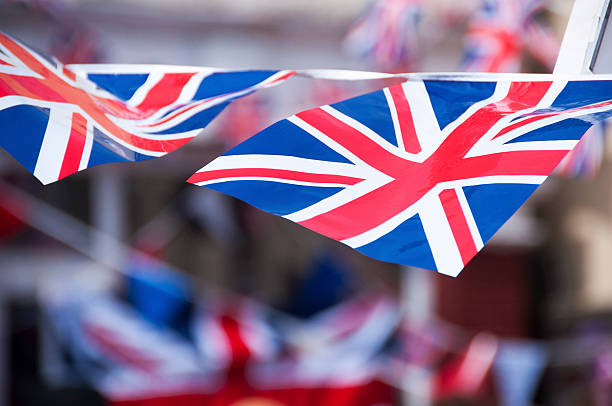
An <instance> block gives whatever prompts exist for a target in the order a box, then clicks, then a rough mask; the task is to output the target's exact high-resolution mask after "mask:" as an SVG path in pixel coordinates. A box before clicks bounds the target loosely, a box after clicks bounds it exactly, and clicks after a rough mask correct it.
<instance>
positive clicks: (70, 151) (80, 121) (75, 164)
mask: <svg viewBox="0 0 612 406" xmlns="http://www.w3.org/2000/svg"><path fill="white" fill-rule="evenodd" d="M86 138H87V120H86V119H85V117H83V116H82V115H80V114H79V113H73V114H72V129H71V130H70V138H68V145H67V146H66V152H65V153H64V161H63V162H62V168H61V169H60V174H59V178H58V179H62V178H65V177H66V176H68V175H72V174H73V173H75V172H78V171H79V164H80V163H81V157H82V156H83V150H84V149H85V139H86Z"/></svg>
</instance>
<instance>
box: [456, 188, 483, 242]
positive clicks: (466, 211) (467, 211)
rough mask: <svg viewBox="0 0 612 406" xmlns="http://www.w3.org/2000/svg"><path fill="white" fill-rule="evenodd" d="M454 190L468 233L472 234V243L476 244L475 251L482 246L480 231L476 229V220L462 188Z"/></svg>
mask: <svg viewBox="0 0 612 406" xmlns="http://www.w3.org/2000/svg"><path fill="white" fill-rule="evenodd" d="M455 192H456V193H457V198H458V200H459V204H460V205H461V210H462V211H463V215H464V216H465V220H466V221H467V225H468V228H469V229H470V234H472V239H473V240H474V244H475V245H476V251H480V250H481V249H482V248H483V247H484V243H483V242H482V237H481V236H480V231H478V226H477V225H476V220H474V215H473V214H472V209H471V208H470V205H469V204H468V201H467V199H466V197H465V193H464V192H463V188H460V187H458V188H455Z"/></svg>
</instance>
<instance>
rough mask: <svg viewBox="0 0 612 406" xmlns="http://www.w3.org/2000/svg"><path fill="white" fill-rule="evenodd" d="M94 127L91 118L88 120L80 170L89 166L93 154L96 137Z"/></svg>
mask: <svg viewBox="0 0 612 406" xmlns="http://www.w3.org/2000/svg"><path fill="white" fill-rule="evenodd" d="M93 132H94V127H93V122H92V121H91V120H87V134H86V136H85V145H84V146H83V155H82V156H81V162H80V163H79V171H82V170H83V169H86V168H87V165H88V164H89V157H90V156H91V150H92V148H93V138H94V133H93Z"/></svg>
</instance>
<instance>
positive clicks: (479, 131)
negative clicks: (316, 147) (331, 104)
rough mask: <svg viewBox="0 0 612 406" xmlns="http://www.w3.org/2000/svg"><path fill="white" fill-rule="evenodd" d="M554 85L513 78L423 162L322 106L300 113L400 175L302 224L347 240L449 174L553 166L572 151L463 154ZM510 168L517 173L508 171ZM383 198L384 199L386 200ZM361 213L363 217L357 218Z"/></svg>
mask: <svg viewBox="0 0 612 406" xmlns="http://www.w3.org/2000/svg"><path fill="white" fill-rule="evenodd" d="M550 84H551V83H550V82H538V83H533V87H530V86H529V84H528V83H513V84H512V85H511V86H510V89H509V92H508V96H507V97H506V98H504V99H503V100H501V101H499V102H497V103H493V104H489V105H487V106H485V107H483V108H481V109H480V110H478V111H477V112H476V113H474V114H473V115H472V116H471V117H469V118H468V119H467V120H465V121H464V122H463V123H462V124H461V125H460V126H459V127H457V129H456V130H455V131H453V132H452V133H451V134H449V136H448V137H447V138H446V139H445V140H444V142H443V143H442V145H441V146H440V147H439V148H438V149H437V150H436V151H435V152H434V153H433V154H432V156H430V157H429V158H428V159H427V160H426V161H425V162H424V163H422V164H417V163H414V162H410V161H408V160H404V159H401V158H398V157H396V156H394V155H393V154H391V153H390V152H388V151H386V150H384V149H383V148H382V147H380V146H379V145H378V144H376V143H375V142H373V141H372V140H370V139H369V138H367V137H366V136H364V135H363V134H361V133H359V132H357V131H356V130H353V131H350V127H348V126H347V125H346V124H343V123H340V124H337V122H338V120H335V119H333V118H332V119H330V118H329V117H330V116H329V115H327V116H325V115H324V112H322V111H321V110H320V109H316V110H314V111H315V112H316V113H315V114H309V115H307V114H304V113H300V115H298V116H299V117H300V118H307V119H308V120H307V122H308V123H309V124H311V125H313V123H314V124H315V125H313V126H314V127H315V128H319V129H320V130H321V131H323V132H324V133H325V134H326V135H328V136H329V137H330V138H333V139H335V140H338V141H339V142H340V143H341V144H343V145H345V146H346V147H347V148H348V149H349V150H351V152H353V153H355V154H356V155H357V156H359V157H360V158H363V159H364V160H365V161H366V162H367V163H368V164H370V165H372V166H374V167H375V168H377V169H379V170H381V169H382V170H383V171H384V172H385V173H387V174H389V175H390V176H392V177H393V178H395V179H396V180H395V181H392V182H390V183H388V184H386V185H384V186H382V187H379V188H378V189H376V190H374V191H372V192H370V193H367V194H365V195H363V196H360V197H358V198H356V199H354V200H352V201H350V202H348V203H346V204H344V205H342V206H340V207H337V208H335V209H332V210H329V211H328V212H325V213H323V214H321V215H319V216H315V217H313V218H311V219H308V220H305V221H302V222H300V224H301V225H303V226H304V227H307V228H309V229H311V230H313V231H316V232H318V233H320V234H323V235H326V236H328V237H331V238H333V239H336V240H344V239H347V238H350V237H354V236H356V235H359V234H361V233H364V232H366V231H368V230H371V229H372V228H374V227H376V226H378V225H380V224H382V223H384V222H385V221H387V220H389V219H390V218H392V217H394V216H396V215H397V214H399V213H401V212H402V211H403V210H405V209H407V208H408V207H410V206H412V205H413V204H414V203H415V202H417V201H418V200H419V199H420V198H422V197H423V195H424V194H425V193H427V192H428V191H429V190H431V188H433V187H434V186H435V185H436V184H437V183H440V182H444V181H448V180H451V179H449V178H452V179H465V178H469V177H480V176H487V175H489V176H491V175H508V174H522V175H533V174H534V173H532V172H531V171H532V170H533V168H534V167H535V168H538V170H540V171H544V170H548V165H549V164H551V162H552V161H553V160H557V159H559V160H560V159H561V158H562V157H563V156H564V154H565V153H567V151H554V152H552V153H551V154H549V155H546V154H544V153H543V152H542V151H538V152H534V151H529V152H530V153H531V154H533V155H531V156H527V155H525V161H528V160H529V159H531V162H524V164H525V165H524V167H523V168H521V167H520V165H517V163H516V162H514V163H512V159H513V158H514V157H517V156H520V157H522V156H523V155H513V154H514V153H512V154H510V153H504V154H493V155H486V156H483V157H478V158H480V159H479V160H478V161H476V160H474V161H471V160H472V158H470V159H469V160H468V159H463V157H464V156H465V155H466V154H467V152H468V151H469V150H470V149H471V148H472V147H473V146H474V144H475V143H476V142H477V141H478V140H479V139H480V138H481V137H482V135H483V134H485V133H486V132H487V131H488V130H489V129H490V128H491V127H492V126H493V125H494V124H495V123H497V122H498V121H499V120H500V119H501V118H503V117H504V116H506V115H507V114H512V113H514V112H515V111H518V110H522V109H526V108H530V107H533V106H535V105H537V104H538V103H539V101H540V100H541V99H542V97H543V96H544V95H545V94H546V91H547V90H548V88H549V87H550ZM306 113H308V112H306ZM321 113H323V114H321ZM317 119H320V121H323V124H325V125H322V124H321V122H316V120H317ZM332 120H335V121H332ZM346 127H348V128H349V129H347V128H346ZM334 131H335V132H334ZM536 155H537V156H538V157H539V156H541V155H546V156H548V157H549V158H548V159H546V160H545V162H544V164H542V163H540V162H539V161H538V159H533V158H534V156H536ZM468 162H469V163H468ZM557 162H558V161H557ZM509 170H511V171H513V172H512V173H507V171H509ZM551 170H552V169H551ZM548 173H550V172H548ZM548 173H547V174H548ZM463 175H471V176H469V177H468V176H463ZM381 202H384V203H382V204H381ZM364 213H367V216H364V215H363V214H364ZM356 218H358V219H359V221H354V219H356Z"/></svg>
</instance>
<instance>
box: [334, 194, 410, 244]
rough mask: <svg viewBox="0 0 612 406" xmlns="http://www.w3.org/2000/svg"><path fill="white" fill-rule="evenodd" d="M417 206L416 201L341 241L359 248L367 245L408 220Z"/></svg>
mask: <svg viewBox="0 0 612 406" xmlns="http://www.w3.org/2000/svg"><path fill="white" fill-rule="evenodd" d="M419 207H420V203H419V202H416V203H415V204H413V205H412V206H410V207H408V208H407V209H406V210H404V211H402V212H401V213H399V214H397V215H395V216H393V217H391V218H390V219H388V220H387V221H385V222H383V223H381V224H380V225H378V226H376V227H374V228H372V229H370V230H368V231H366V232H364V233H362V234H359V235H356V236H354V237H351V238H347V239H345V240H342V241H341V242H342V243H344V244H346V245H348V246H349V247H351V248H359V247H362V246H364V245H367V244H369V243H371V242H372V241H375V240H377V239H379V238H380V237H382V236H383V235H385V234H388V233H390V232H391V231H393V230H395V228H397V227H398V226H399V225H400V224H402V223H403V222H404V221H406V220H408V219H409V218H411V217H412V216H414V215H415V214H417V212H418V210H419Z"/></svg>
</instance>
